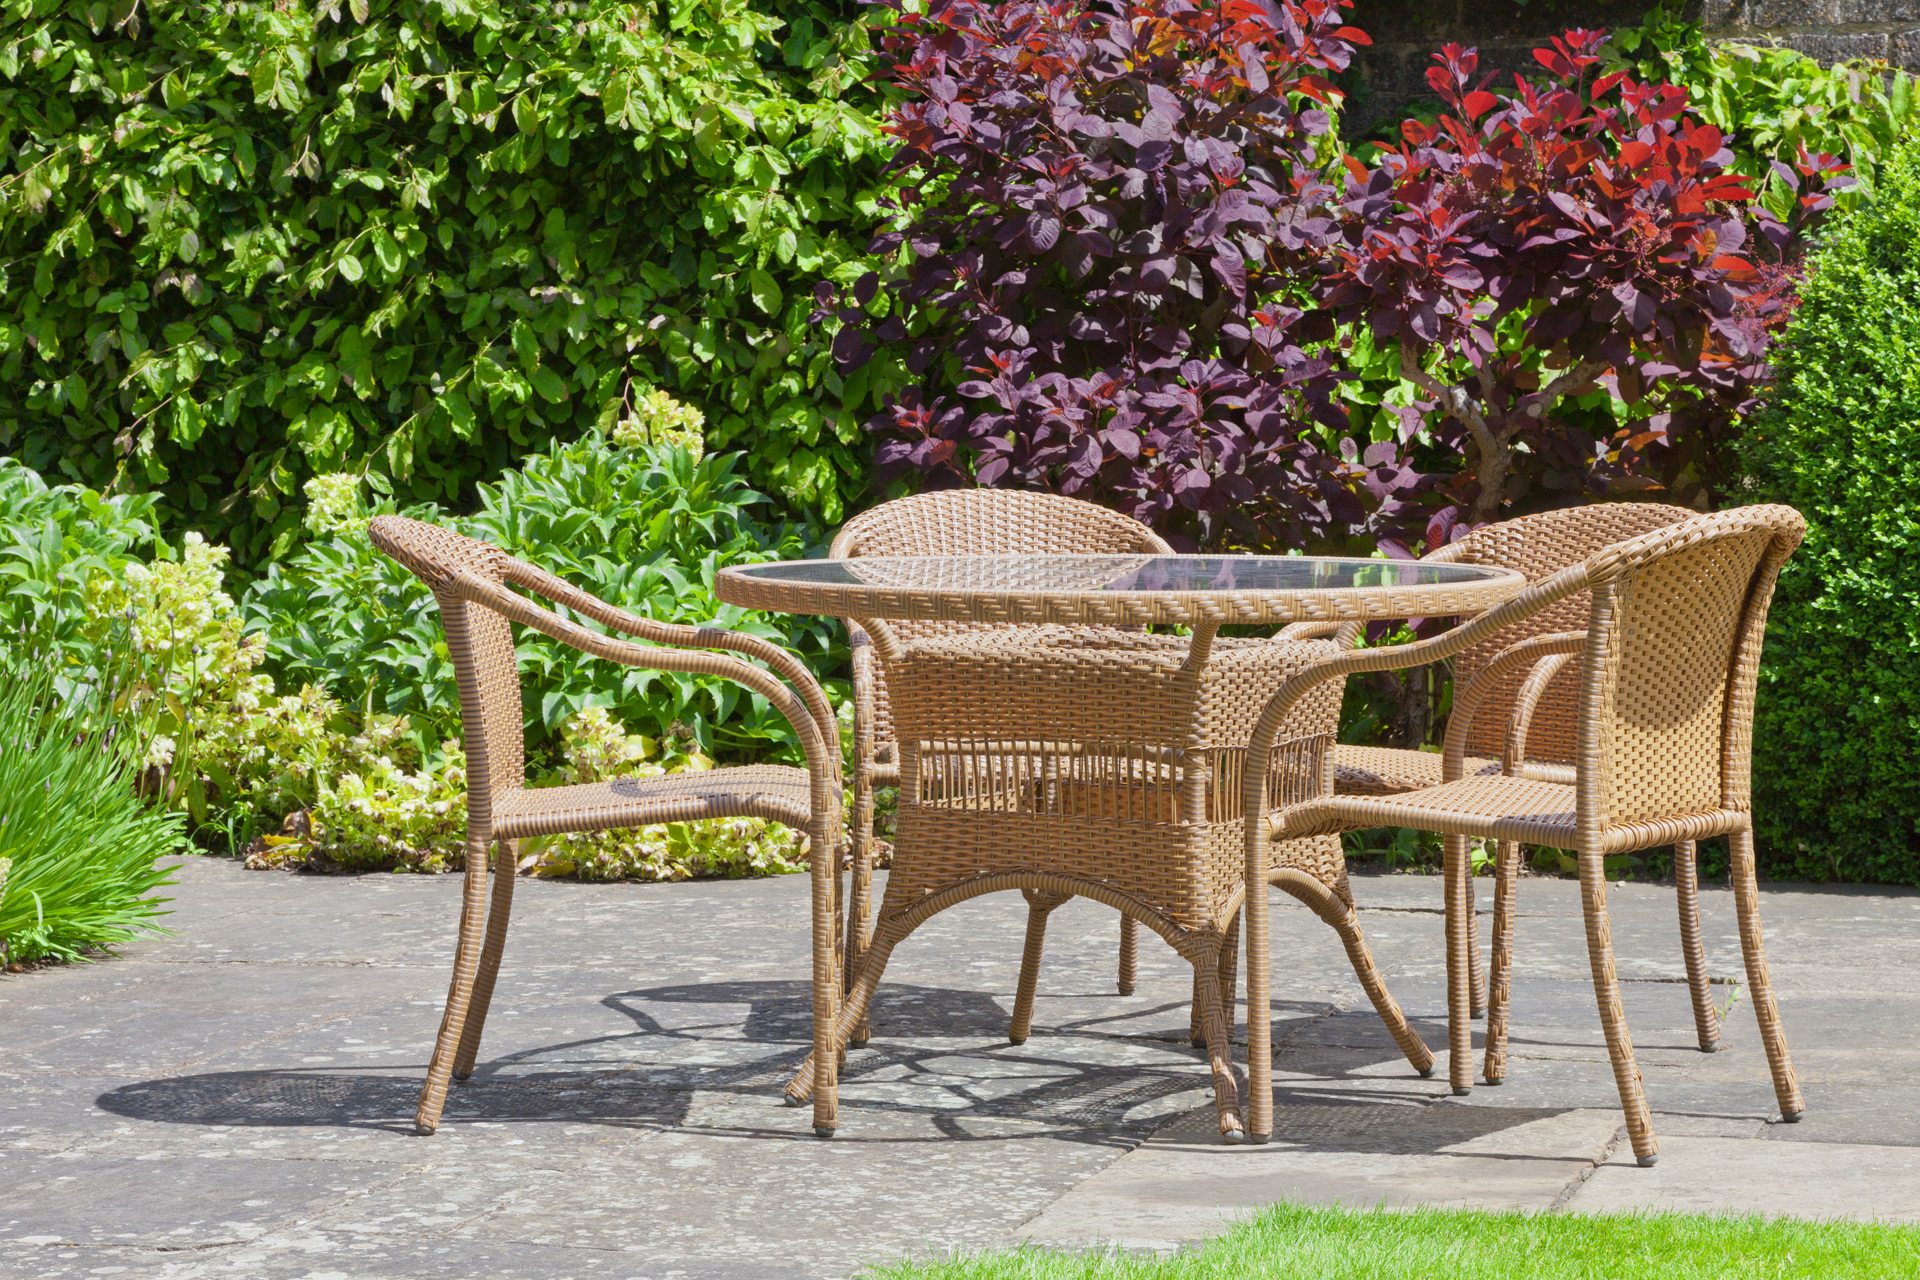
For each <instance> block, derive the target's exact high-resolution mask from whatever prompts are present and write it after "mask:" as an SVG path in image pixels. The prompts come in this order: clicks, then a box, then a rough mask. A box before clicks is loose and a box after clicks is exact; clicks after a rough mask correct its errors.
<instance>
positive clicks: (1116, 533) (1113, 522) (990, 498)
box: [828, 489, 1173, 1047]
mask: <svg viewBox="0 0 1920 1280" xmlns="http://www.w3.org/2000/svg"><path fill="white" fill-rule="evenodd" d="M1172 550H1173V548H1172V547H1170V546H1168V545H1167V544H1166V543H1165V542H1163V541H1161V539H1160V537H1159V535H1158V534H1156V533H1154V531H1153V530H1151V529H1149V528H1148V527H1147V526H1146V525H1143V524H1141V523H1140V522H1139V521H1138V520H1135V519H1133V518H1131V517H1129V516H1125V515H1122V514H1120V513H1119V512H1117V511H1110V510H1108V509H1107V508H1105V507H1101V506H1096V505H1095V504H1093V503H1091V502H1082V501H1079V500H1077V499H1074V498H1063V497H1059V496H1057V495H1055V494H1047V493H1030V492H1026V491H1022V490H1017V489H946V490H940V491H937V492H933V493H922V494H916V495H914V496H913V497H910V498H900V499H897V500H895V501H893V502H885V503H882V504H880V505H879V506H877V507H874V508H872V509H871V510H869V511H865V512H862V513H861V514H860V515H857V516H855V517H854V518H853V519H851V520H849V521H847V523H846V524H845V525H843V526H841V529H840V532H839V534H838V536H836V537H835V538H834V540H833V546H832V548H831V549H830V550H829V552H828V554H829V555H831V556H832V557H833V558H834V559H836V560H839V559H851V558H853V557H856V556H934V555H941V556H954V555H962V556H964V555H1015V554H1023V553H1024V554H1029V555H1032V554H1047V553H1052V552H1060V553H1063V554H1064V553H1071V552H1089V553H1096V554H1114V555H1118V554H1125V553H1127V552H1141V553H1144V554H1148V555H1166V554H1170V553H1171V552H1172ZM1009 629H1010V628H1008V627H1005V626H997V625H995V624H992V623H980V622H971V623H969V622H895V623H894V624H893V631H894V635H895V636H896V637H898V638H899V639H900V640H901V641H902V642H903V643H912V642H915V641H919V640H926V639H930V638H933V637H936V636H955V635H966V634H968V633H972V634H974V635H993V634H996V633H997V634H1001V635H1004V634H1005V633H1006V632H1007V631H1008V630H1009ZM848 630H849V631H850V632H851V633H852V636H851V638H852V647H853V814H852V819H853V821H852V835H853V840H852V843H853V888H852V891H851V893H850V894H849V897H848V910H847V937H846V944H845V945H846V954H847V972H848V974H849V975H851V974H852V972H853V971H854V969H855V968H856V967H857V966H858V964H859V961H860V957H861V956H862V955H864V954H865V953H866V950H867V946H868V944H869V942H870V940H871V933H872V920H871V916H872V890H873V858H874V849H873V805H874V791H875V790H876V789H877V788H879V787H889V786H898V785H899V783H900V747H899V744H898V743H897V742H895V741H894V732H893V708H892V704H891V703H890V702H889V701H888V698H887V677H886V669H885V667H884V666H883V665H882V664H881V663H880V662H879V661H878V660H877V659H876V658H875V656H874V650H873V644H872V641H871V640H870V639H869V637H868V636H867V633H866V631H865V630H863V629H862V628H861V627H860V626H859V625H857V624H853V623H849V624H848ZM1108 630H1109V629H1107V628H1097V629H1094V634H1098V633H1100V632H1105V631H1108ZM1034 634H1036V635H1040V634H1045V633H1044V632H1041V631H1035V632H1034ZM1115 634H1125V633H1115ZM1027 899H1028V912H1027V942H1026V949H1025V951H1024V953H1023V954H1022V957H1021V965H1020V985H1019V988H1018V990H1017V994H1016V996H1015V998H1014V1012H1013V1019H1012V1023H1011V1025H1010V1026H1009V1028H1008V1033H1007V1034H1008V1038H1009V1039H1010V1040H1012V1041H1013V1043H1015V1044H1022V1043H1024V1042H1025V1041H1026V1038H1027V1033H1028V1030H1029V1029H1030V1027H1031V1025H1032V1022H1033V1001H1034V995H1035V993H1036V991H1037V989H1038V984H1039V973H1040V955H1041V951H1042V949H1043V948H1044V946H1045V943H1046V930H1047V917H1048V915H1049V914H1051V912H1052V911H1053V910H1054V909H1055V908H1056V907H1058V906H1060V905H1061V904H1062V903H1064V902H1066V901H1067V899H1066V898H1062V897H1058V896H1057V895H1044V894H1033V893H1029V894H1028V895H1027ZM1139 946H1140V922H1139V921H1138V920H1136V919H1135V918H1134V917H1133V916H1130V915H1122V916H1121V917H1120V972H1119V989H1120V994H1121V995H1132V994H1133V989H1134V982H1135V972H1136V970H1135V966H1136V957H1137V956H1138V954H1139ZM869 1031H870V1028H868V1027H867V1026H866V1025H865V1024H862V1025H861V1026H860V1027H859V1028H858V1029H856V1030H855V1032H854V1035H853V1039H852V1042H851V1043H852V1044H853V1046H854V1047H858V1046H860V1045H862V1044H864V1043H866V1040H867V1037H868V1034H869Z"/></svg>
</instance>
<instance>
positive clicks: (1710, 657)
mask: <svg viewBox="0 0 1920 1280" xmlns="http://www.w3.org/2000/svg"><path fill="white" fill-rule="evenodd" d="M1805 527H1806V526H1805V523H1804V522H1803V521H1802V520H1801V518H1800V515H1799V513H1798V512H1796V511H1794V510H1793V509H1792V508H1790V507H1781V506H1754V507H1743V508H1739V509H1736V510H1732V511H1725V512H1721V513H1718V514H1716V515H1709V516H1700V517H1696V518H1694V519H1691V520H1688V521H1686V522H1685V523H1682V524H1678V525H1673V526H1670V527H1668V528H1664V529H1658V530H1655V531H1653V532H1651V533H1647V534H1643V535H1641V536H1639V537H1636V538H1632V539H1629V540H1628V541H1625V542H1622V543H1620V544H1618V545H1615V546H1612V547H1609V548H1607V549H1606V550H1604V551H1602V552H1601V553H1599V554H1598V555H1595V556H1592V557H1590V558H1589V559H1588V560H1587V561H1585V562H1584V563H1582V564H1579V565H1575V566H1573V567H1571V568H1568V569H1565V570H1563V571H1561V572H1559V573H1556V574H1554V575H1553V576H1552V577H1550V578H1548V579H1547V580H1546V581H1544V582H1541V583H1537V584H1535V585H1533V586H1531V587H1529V588H1528V589H1527V590H1526V591H1525V592H1523V593H1522V594H1521V595H1519V596H1517V597H1516V598H1515V599H1513V600H1511V601H1509V602H1508V603H1507V604H1504V605H1502V606H1500V607H1499V608H1496V609H1493V610H1491V611H1489V612H1488V613H1486V614H1483V615H1481V616H1480V617H1479V618H1476V619H1474V620H1473V621H1472V622H1469V623H1467V624H1466V625H1464V626H1461V627H1458V628H1456V629H1454V630H1452V631H1450V632H1448V633H1447V634H1445V635H1443V636H1439V637H1437V638H1435V639H1432V640H1426V641H1421V642H1418V643H1415V644H1412V645H1407V646H1404V647H1400V648H1396V649H1373V650H1365V651H1362V652H1357V653H1346V654H1342V655H1340V656H1339V657H1336V658H1334V659H1331V660H1329V661H1326V662H1323V663H1321V664H1320V665H1319V666H1317V667H1316V668H1315V669H1314V670H1312V671H1310V672H1307V673H1304V674H1302V675H1299V676H1296V677H1295V678H1293V679H1292V680H1290V681H1289V682H1288V684H1287V686H1286V687H1285V688H1284V689H1282V690H1280V691H1279V692H1278V693H1277V694H1276V695H1275V696H1274V698H1273V699H1272V701H1270V702H1269V703H1268V704H1267V706H1266V708H1265V710H1264V711H1263V712H1262V713H1261V716H1260V719H1259V721H1258V723H1257V724H1256V725H1255V727H1254V730H1253V733H1252V736H1251V756H1250V759H1249V767H1248V768H1247V769H1246V772H1245V775H1244V776H1245V780H1246V781H1245V794H1244V796H1243V798H1242V801H1241V811H1242V812H1243V813H1245V814H1248V815H1255V816H1254V817H1253V818H1252V819H1251V820H1249V821H1247V822H1246V823H1245V832H1246V854H1247V865H1248V867H1249V868H1258V869H1262V870H1264V869H1265V868H1266V867H1267V866H1268V865H1269V864H1268V856H1269V855H1268V853H1267V846H1268V843H1269V841H1270V840H1277V841H1293V840H1298V839H1300V838H1302V837H1306V836H1311V835H1317V834H1324V833H1329V832H1338V831H1346V830H1354V829H1360V828H1366V827H1380V826H1397V827H1409V828H1414V829H1417V830H1425V831H1436V832H1440V833H1442V834H1443V835H1445V836H1446V837H1447V840H1446V885H1447V979H1448V981H1447V988H1448V992H1447V994H1448V1014H1449V1019H1448V1020H1449V1035H1450V1043H1451V1051H1452V1061H1451V1063H1450V1076H1451V1081H1452V1084H1453V1087H1454V1091H1455V1092H1456V1093H1464V1092H1466V1091H1467V1090H1468V1089H1469V1088H1471V1084H1472V1065H1471V1054H1472V1028H1471V1024H1470V1022H1469V1017H1470V1011H1469V1007H1468V1006H1469V993H1468V990H1467V985H1468V984H1467V951H1468V940H1469V934H1468V920H1469V916H1468V911H1469V905H1470V897H1469V895H1470V892H1471V887H1472V886H1471V882H1470V880H1469V879H1468V875H1469V868H1468V860H1467V842H1468V840H1469V839H1471V838H1473V837H1479V838H1482V839H1488V840H1496V841H1507V842H1516V843H1517V842H1522V841H1525V842H1530V843H1536V844H1545V845H1549V846H1552V847H1555V848H1565V849H1573V850H1575V851H1577V853H1578V855H1579V861H1580V885H1581V902H1582V906H1583V908H1584V911H1585V915H1586V922H1587V948H1588V959H1589V961H1590V963H1591V967H1592V971H1593V981H1594V991H1595V996H1596V998H1597V1000H1598V1002H1599V1007H1600V1020H1601V1025H1602V1028H1603V1029H1604V1031H1605V1033H1606V1040H1607V1050H1608V1053H1609V1056H1610V1057H1611V1059H1612V1062H1613V1072H1614V1081H1615V1084H1616V1086H1617V1087H1618V1089H1619V1093H1620V1100H1621V1103H1622V1106H1623V1108H1624V1110H1625V1112H1626V1119H1627V1131H1628V1134H1629V1136H1630V1137H1631V1138H1632V1141H1633V1149H1634V1154H1635V1155H1636V1156H1637V1157H1638V1158H1639V1161H1640V1163H1641V1164H1643V1165H1648V1164H1652V1163H1653V1162H1654V1161H1655V1160H1656V1159H1657V1158H1658V1153H1659V1144H1658V1141H1657V1140H1656V1138H1655V1137H1654V1133H1653V1126H1652V1120H1651V1117H1650V1115H1649V1113H1648V1109H1647V1103H1646V1098H1645V1095H1644V1094H1643V1093H1642V1091H1641V1081H1640V1072H1639V1068H1638V1066H1637V1064H1636V1063H1635V1061H1634V1054H1633V1043H1632V1040H1631V1038H1630V1037H1629V1035H1628V1033H1627V1025H1626V1018H1625V1014H1624V1012H1623V1011H1622V1008H1621V1003H1620V988H1619V981H1618V978H1617V977H1616V975H1615V973H1614V964H1613V946H1612V939H1611V935H1610V932H1609V928H1608V922H1607V898H1606V893H1607V881H1606V871H1605V861H1604V860H1605V858H1606V856H1607V855H1608V854H1613V853H1623V852H1626V851H1629V850H1632V849H1641V848H1647V847H1649V846H1653V845H1661V844H1671V843H1674V842H1676V841H1694V840H1699V839H1702V838H1704V837H1707V836H1714V835H1722V834H1724V835H1726V836H1727V837H1728V840H1729V844H1730V846H1731V850H1732V864H1733V865H1732V881H1733V889H1734V902H1735V907H1736V910H1737V911H1738V914H1739V919H1740V937H1741V944H1742V950H1743V952H1744V953H1745V960H1746V970H1747V982H1748V986H1749V988H1750V989H1751V991H1752V994H1753V1006H1754V1014H1755V1016H1756V1018H1757V1019H1758V1021H1759V1024H1760V1034H1761V1039H1762V1041H1763V1043H1764V1044H1765V1046H1766V1052H1767V1060H1768V1065H1769V1067H1770V1068H1771V1071H1772V1074H1773V1084H1774V1091H1775V1095H1776V1097H1777V1099H1778V1101H1779V1105H1780V1112H1781V1115H1782V1117H1783V1118H1784V1119H1787V1120H1797V1119H1798V1118H1799V1117H1800V1114H1801V1112H1802V1111H1803V1110H1804V1103H1803V1102H1802V1100H1801V1096H1800V1090H1799V1086H1798V1084H1797V1083H1796V1082H1795V1080H1794V1075H1793V1066H1792V1063H1791V1061H1790V1059H1789V1057H1788V1054H1787V1046H1786V1041H1785V1038H1784V1037H1783V1035H1782V1033H1781V1030H1780V1019H1779V1011H1778V1009H1777V1008H1776V1006H1775V1003H1774V998H1773V990H1772V987H1771V985H1770V983H1769V980H1768V975H1767V963H1766V954H1765V951H1764V948H1763V946H1762V940H1761V932H1760V920H1759V903H1758V895H1757V891H1756V887H1755V879H1754V852H1753V831H1752V812H1751V809H1752V802H1751V794H1750V785H1749V784H1750V771H1751V745H1752V741H1751V740H1752V728H1753V698H1754V686H1755V682H1756V679H1757V674H1758V670H1759V661H1760V648H1761V644H1762V642H1763V640H1764V638H1765V633H1766V615H1767V607H1768V604H1769V603H1770V601H1771V600H1772V597H1773V587H1774V583H1775V581H1776V580H1777V578H1778V576H1779V572H1780V567H1781V565H1783V564H1784V563H1785V562H1786V559H1787V557H1788V556H1789V555H1791V554H1792V553H1793V550H1794V548H1795V547H1797V546H1798V545H1799V543H1800V539H1801V537H1802V536H1803V535H1804V532H1805ZM1587 592H1590V593H1591V596H1590V605H1589V608H1588V614H1587V620H1586V627H1585V630H1584V631H1568V632H1562V633H1559V634H1547V635H1534V636H1532V637H1531V638H1528V639H1524V640H1522V641H1520V642H1519V643H1517V644H1513V645H1510V646H1509V647H1508V648H1507V649H1505V650H1504V651H1503V652H1502V653H1501V654H1499V655H1498V656H1496V657H1494V658H1493V659H1492V660H1491V661H1487V662H1485V663H1483V664H1482V665H1481V667H1480V670H1479V673H1478V676H1477V678H1476V679H1475V680H1474V681H1473V682H1472V683H1470V684H1468V685H1466V686H1465V687H1464V688H1462V689H1461V690H1460V691H1459V692H1458V693H1457V694H1456V697H1455V702H1454V709H1453V714H1452V719H1451V722H1450V723H1449V725H1448V729H1447V743H1446V750H1445V753H1444V755H1443V757H1442V762H1441V769H1442V773H1441V779H1442V780H1441V782H1440V783H1439V785H1436V786H1431V787H1424V788H1421V789H1420V790H1417V791H1410V792H1406V793H1404V794H1401V795H1395V796H1352V795H1349V796H1340V795H1335V796H1328V797H1322V798H1317V799H1314V800H1310V801H1308V802H1306V803H1304V804H1300V805H1297V806H1294V807H1292V808H1289V809H1287V810H1286V811H1285V812H1283V813H1281V814H1279V815H1277V816H1276V817H1275V818H1274V819H1273V820H1272V822H1271V826H1270V828H1269V824H1268V823H1265V822H1262V821H1260V820H1259V819H1258V816H1257V815H1261V814H1263V813H1265V812H1266V801H1265V796H1264V791H1263V787H1264V785H1265V781H1266V777H1267V771H1266V770H1264V769H1260V768H1257V767H1254V762H1256V761H1259V760H1261V759H1264V758H1266V757H1267V755H1268V753H1269V752H1270V751H1271V749H1272V744H1273V743H1274V742H1275V741H1276V739H1277V738H1278V737H1279V736H1280V734H1281V732H1282V728H1283V726H1286V725H1288V724H1289V716H1290V715H1291V714H1292V709H1293V707H1294V706H1295V705H1296V704H1299V703H1300V702H1301V701H1302V700H1303V699H1310V698H1312V697H1314V696H1315V693H1316V690H1317V689H1318V688H1320V687H1321V686H1323V685H1324V684H1325V683H1326V682H1327V681H1330V680H1337V679H1343V678H1344V677H1345V676H1347V675H1349V674H1351V673H1354V672H1360V671H1377V670H1385V669H1389V668H1403V667H1406V666H1408V665H1411V664H1416V663H1424V662H1432V661H1435V660H1437V659H1440V658H1445V657H1450V656H1453V655H1455V654H1460V653H1465V652H1468V651H1470V650H1472V649H1473V648H1474V647H1475V646H1477V645H1481V644H1484V643H1486V642H1488V641H1489V640H1491V639H1492V638H1493V637H1495V636H1501V635H1507V634H1511V632H1510V631H1509V629H1510V628H1513V627H1515V626H1516V625H1525V624H1529V623H1531V622H1532V621H1533V620H1534V619H1536V618H1539V617H1541V616H1542V615H1544V614H1545V613H1546V611H1547V610H1549V609H1551V608H1552V607H1553V606H1554V605H1555V604H1557V603H1559V602H1562V601H1565V600H1568V599H1569V598H1571V597H1573V596H1575V595H1576V594H1578V593H1587ZM1575 654H1580V655H1582V663H1581V667H1580V676H1579V682H1578V685H1577V697H1578V704H1577V705H1578V715H1577V717H1576V721H1575V725H1576V731H1575V734H1574V741H1573V766H1572V776H1571V778H1570V779H1569V778H1564V777H1563V778H1558V779H1544V778H1539V777H1529V776H1526V774H1525V773H1523V772H1521V771H1520V770H1519V769H1518V768H1517V767H1515V766H1516V764H1517V762H1518V761H1521V760H1525V759H1527V758H1529V752H1528V748H1527V743H1526V742H1524V741H1510V742H1508V743H1507V744H1506V750H1505V752H1504V755H1505V759H1506V761H1507V763H1508V767H1507V769H1506V770H1505V771H1503V772H1501V773H1498V774H1492V775H1488V774H1481V773H1477V772H1469V768H1468V756H1467V745H1468V743H1469V742H1471V741H1473V732H1474V724H1475V721H1476V719H1477V718H1478V717H1479V715H1480V714H1481V713H1482V712H1483V711H1484V710H1485V709H1486V707H1487V705H1488V704H1489V703H1490V702H1491V701H1492V696H1493V693H1494V691H1496V690H1497V689H1499V688H1500V687H1501V684H1502V682H1503V681H1505V680H1510V679H1511V678H1512V677H1513V675H1514V674H1516V673H1518V674H1519V675H1520V676H1521V680H1522V685H1521V688H1520V691H1519V694H1518V701H1519V702H1520V704H1521V706H1520V710H1521V712H1522V714H1521V716H1519V717H1518V718H1517V719H1516V721H1515V723H1518V724H1519V725H1521V726H1524V724H1525V714H1524V713H1525V711H1526V709H1527V706H1528V704H1529V703H1534V704H1537V699H1538V698H1539V697H1540V695H1541V690H1542V689H1543V688H1544V687H1545V686H1546V684H1547V683H1548V682H1550V680H1551V676H1552V673H1553V672H1554V671H1556V670H1558V668H1559V667H1560V666H1561V665H1562V664H1564V663H1565V662H1566V661H1567V660H1568V659H1569V658H1570V657H1571V656H1572V655H1575ZM1543 673H1544V674H1543ZM1289 731H1290V730H1289ZM1516 736H1518V735H1516ZM1499 927H1500V926H1499V924H1498V923H1496V931H1497V930H1498V929H1499ZM1246 936H1247V956H1248V959H1247V982H1248V993H1247V994H1248V1017H1247V1023H1248V1026H1247V1034H1248V1044H1249V1051H1248V1068H1249V1076H1250V1082H1249V1086H1250V1092H1251V1098H1250V1100H1249V1108H1248V1111H1249V1114H1248V1120H1249V1130H1250V1132H1251V1134H1252V1136H1253V1137H1254V1138H1255V1140H1256V1141H1259V1140H1263V1139H1264V1138H1265V1136H1266V1135H1268V1134H1270V1133H1271V1132H1272V1129H1273V1096H1272V1045H1271V1043H1270V1041H1269V1040H1268V1034H1269V1032H1268V1026H1269V1016H1270V1015H1269V1008H1268V1003H1267V1001H1268V993H1267V985H1268V971H1267V947H1268V942H1267V910H1266V895H1264V894H1260V893H1249V894H1248V895H1247V906H1246ZM1502 986H1503V984H1502V983H1501V982H1498V981H1496V984H1495V989H1494V998H1495V1000H1496V1001H1498V1000H1502V999H1503V996H1504V993H1503V991H1502V989H1501V988H1502ZM1499 1025H1500V1024H1498V1023H1496V1022H1495V1021H1494V1020H1493V1019H1490V1021H1489V1035H1488V1039H1489V1055H1490V1056H1491V1055H1492V1054H1493V1053H1494V1052H1495V1050H1496V1046H1495V1045H1494V1044H1493V1043H1492V1041H1493V1040H1494V1038H1495V1036H1496V1034H1501V1032H1500V1031H1499V1029H1498V1028H1499Z"/></svg>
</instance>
